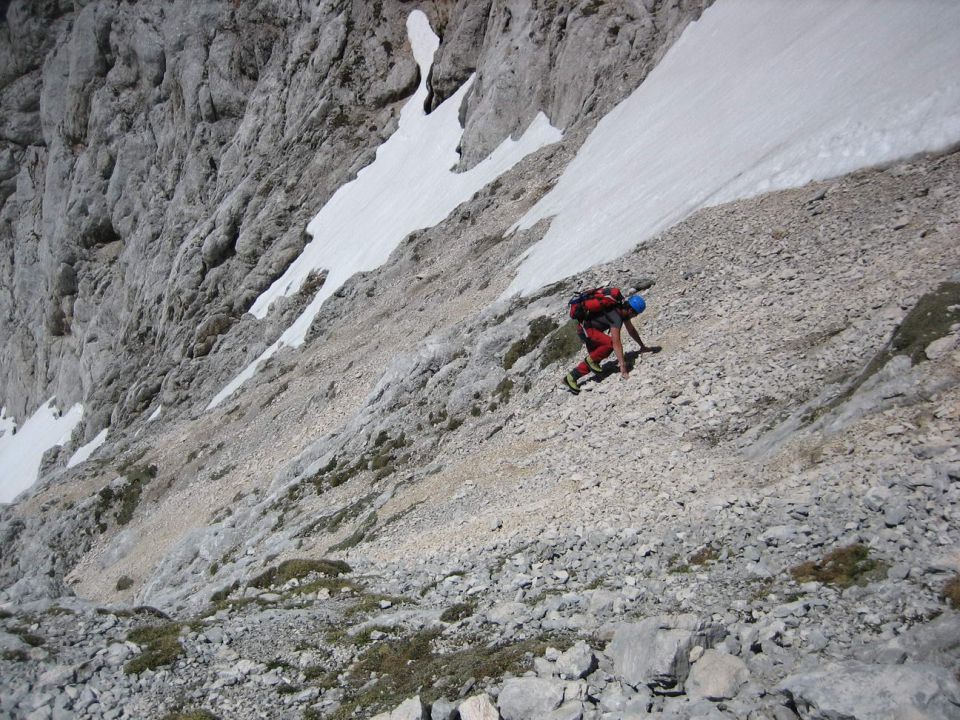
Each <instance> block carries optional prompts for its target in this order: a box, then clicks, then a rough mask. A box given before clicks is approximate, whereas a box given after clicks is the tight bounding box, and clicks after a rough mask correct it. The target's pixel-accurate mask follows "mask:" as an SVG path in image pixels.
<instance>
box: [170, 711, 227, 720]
mask: <svg viewBox="0 0 960 720" xmlns="http://www.w3.org/2000/svg"><path fill="white" fill-rule="evenodd" d="M163 720H220V718H218V717H217V716H216V715H214V714H213V713H212V712H210V711H209V710H198V709H194V710H181V711H179V712H172V713H168V714H166V715H164V716H163Z"/></svg>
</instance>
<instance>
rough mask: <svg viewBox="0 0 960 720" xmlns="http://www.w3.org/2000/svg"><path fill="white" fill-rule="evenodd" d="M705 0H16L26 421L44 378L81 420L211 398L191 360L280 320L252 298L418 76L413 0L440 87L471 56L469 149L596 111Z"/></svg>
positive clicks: (7, 339)
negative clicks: (431, 41) (78, 405)
mask: <svg viewBox="0 0 960 720" xmlns="http://www.w3.org/2000/svg"><path fill="white" fill-rule="evenodd" d="M706 4H708V2H707V0H696V1H693V0H684V1H683V2H680V3H660V2H653V1H652V0H650V1H648V2H645V3H639V2H632V3H631V2H617V3H614V2H609V3H601V2H596V1H595V0H588V1H587V2H580V3H574V2H559V3H558V2H545V3H520V2H506V1H505V0H485V1H483V2H466V1H465V0H461V1H460V2H442V1H437V2H422V3H401V2H375V3H366V2H349V1H345V0H336V1H322V2H318V3H313V2H310V3H307V2H303V1H302V0H262V1H261V2H255V3H247V2H242V3H241V2H231V1H229V0H203V1H201V2H195V1H188V0H175V1H174V2H169V3H163V4H158V3H151V2H133V3H131V2H118V1H115V0H95V1H94V2H86V3H67V2H54V1H52V0H49V1H47V2H29V1H28V0H14V2H12V3H10V5H9V8H8V10H7V14H6V23H5V24H4V25H2V26H0V59H2V62H0V110H2V112H0V247H2V252H0V339H2V340H3V342H2V343H0V399H2V402H3V403H4V404H5V405H6V406H7V408H8V412H9V413H11V414H14V415H15V416H17V417H18V418H19V419H21V420H22V419H23V418H24V416H25V415H27V414H28V413H30V412H32V410H33V409H34V408H35V407H36V406H37V405H38V404H39V403H41V402H43V401H45V400H46V399H47V398H48V397H50V396H51V395H56V396H57V398H58V400H59V402H60V403H61V404H68V403H73V402H76V401H82V402H84V404H85V406H86V408H87V413H88V414H87V416H86V418H85V423H84V431H83V432H84V437H85V439H90V438H91V437H92V436H93V435H94V434H95V433H96V432H98V431H99V430H100V429H101V428H102V427H104V426H106V425H108V424H110V425H113V426H115V427H122V426H123V425H124V424H126V423H127V422H128V421H129V420H130V419H132V418H133V417H136V416H137V415H139V414H140V413H143V412H144V411H146V410H148V409H149V408H150V407H152V406H155V404H156V402H157V401H158V400H159V401H162V402H163V404H164V405H165V406H166V407H168V408H169V407H171V406H174V407H175V406H180V405H183V404H185V403H189V402H194V403H195V402H197V397H195V396H197V395H198V394H199V393H198V392H197V391H196V388H197V387H198V379H199V380H200V381H205V383H203V385H204V387H207V386H209V385H211V384H215V383H216V382H219V380H220V375H222V374H223V373H224V372H225V370H224V368H228V369H229V372H233V371H235V369H236V368H238V367H242V364H243V363H244V362H245V361H246V360H248V359H250V358H252V357H253V356H255V355H256V354H258V353H259V352H260V351H261V350H262V349H263V348H264V347H265V346H266V344H267V343H269V342H272V340H273V339H274V338H275V337H276V335H277V334H278V332H279V331H280V329H281V327H280V325H281V323H280V322H279V321H278V320H277V319H273V320H272V321H271V320H268V321H266V322H261V323H257V322H255V321H254V320H253V319H252V318H251V317H250V316H246V318H245V319H244V312H245V310H246V309H247V308H248V307H249V305H250V304H251V303H252V301H253V300H254V298H255V297H256V296H257V295H258V294H259V293H260V292H261V291H262V290H263V289H264V288H266V287H267V286H268V285H269V283H270V282H271V281H272V280H273V279H274V278H275V277H277V276H278V275H279V274H280V273H282V272H283V270H284V269H285V267H286V266H287V265H288V264H289V262H290V261H291V260H292V259H293V258H295V257H296V255H297V254H298V253H299V251H300V250H301V248H302V247H303V245H304V243H305V242H306V240H307V239H308V238H307V237H306V236H305V234H304V228H305V226H306V223H307V221H308V220H309V218H310V217H312V215H313V214H314V213H315V212H316V211H317V210H318V209H319V208H320V207H321V206H322V204H323V203H324V202H325V201H326V200H327V199H328V198H329V196H330V195H331V194H332V193H333V191H334V190H335V189H336V188H337V187H339V186H340V185H342V184H343V183H344V182H346V181H348V180H349V179H350V178H351V177H352V176H353V175H355V173H356V172H357V171H358V170H359V169H360V168H362V167H363V166H364V165H366V164H367V163H368V162H369V161H370V160H371V159H372V156H373V152H374V150H375V148H376V146H377V145H379V144H380V143H381V142H382V140H383V139H384V138H386V137H387V136H389V134H390V133H391V132H392V130H393V128H394V126H395V116H396V113H397V111H398V109H399V106H400V104H401V102H402V100H403V99H404V98H406V97H407V96H409V94H410V93H411V92H412V91H413V89H414V88H415V87H416V83H417V82H418V70H417V67H416V65H415V63H414V61H413V58H412V56H411V53H410V51H409V45H408V41H407V37H406V26H405V22H404V21H405V18H406V16H407V15H408V14H409V12H410V11H411V10H412V9H414V8H415V7H421V8H422V9H423V10H424V11H425V12H427V13H428V15H429V16H430V17H431V22H432V23H433V25H434V26H435V27H436V28H437V30H438V32H439V33H440V34H441V38H442V43H441V47H440V50H439V52H438V54H437V62H436V66H435V71H434V72H433V74H432V78H431V84H432V87H433V90H434V94H433V96H432V99H431V104H432V105H433V106H436V104H438V103H439V102H440V101H441V100H442V99H443V98H445V97H447V96H448V95H449V94H451V93H452V92H453V91H454V90H455V89H456V87H458V86H459V84H460V83H462V82H463V81H464V80H465V79H466V78H467V77H469V76H470V74H471V73H474V72H476V74H477V81H476V83H475V84H474V86H473V89H472V90H471V92H470V94H469V96H468V98H467V100H466V101H465V103H464V106H463V108H462V117H463V122H464V123H465V127H466V133H465V136H464V141H463V161H464V164H465V165H472V164H474V163H475V162H476V161H478V160H479V159H480V158H482V157H483V156H485V155H486V153H487V152H488V151H489V150H490V149H492V148H493V147H494V146H496V145H497V144H498V143H499V142H501V141H502V140H503V139H504V138H506V137H507V136H509V135H510V134H511V133H514V132H516V131H518V130H521V129H523V128H524V127H525V126H526V125H527V123H528V122H529V121H530V120H531V119H532V117H533V116H534V115H535V114H536V112H538V111H539V110H544V111H546V112H547V114H548V115H549V117H550V118H551V120H552V121H553V123H554V124H555V125H558V126H560V127H564V128H567V129H569V128H571V127H572V126H573V125H574V124H576V123H577V122H580V121H582V120H584V119H587V120H589V119H591V118H593V119H595V118H596V117H597V116H598V115H597V113H598V112H599V111H600V110H603V109H607V108H609V107H610V106H612V104H613V103H615V102H616V101H617V100H619V99H621V98H622V97H623V96H624V95H625V94H626V93H628V92H629V91H630V90H632V89H633V88H634V87H635V86H636V84H637V83H639V81H640V80H641V79H642V77H643V76H644V75H645V73H646V72H647V71H648V70H649V68H650V67H652V64H653V63H654V62H655V60H656V58H657V57H658V56H659V54H660V53H662V51H663V50H664V49H665V47H666V46H667V44H668V43H669V41H670V40H671V39H672V38H674V37H675V36H676V35H678V34H679V32H680V31H681V30H682V28H683V26H685V24H686V23H687V22H688V21H689V20H690V19H692V18H694V17H696V16H698V15H699V13H700V11H701V10H702V8H703V6H704V5H706ZM585 58H588V59H589V62H584V59H585ZM303 301H304V298H298V299H294V300H292V301H290V305H292V306H296V305H297V303H300V304H302V302H303ZM295 309H296V307H288V308H287V311H288V313H290V312H293V311H294V310H295ZM281 313H282V310H281Z"/></svg>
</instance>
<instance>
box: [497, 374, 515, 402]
mask: <svg viewBox="0 0 960 720" xmlns="http://www.w3.org/2000/svg"><path fill="white" fill-rule="evenodd" d="M512 392H513V380H511V379H510V378H508V377H506V378H504V379H503V380H501V381H500V383H499V384H498V385H497V387H496V388H495V389H494V391H493V394H494V395H495V396H496V397H497V402H498V403H499V404H500V405H506V404H507V403H508V402H510V393H512Z"/></svg>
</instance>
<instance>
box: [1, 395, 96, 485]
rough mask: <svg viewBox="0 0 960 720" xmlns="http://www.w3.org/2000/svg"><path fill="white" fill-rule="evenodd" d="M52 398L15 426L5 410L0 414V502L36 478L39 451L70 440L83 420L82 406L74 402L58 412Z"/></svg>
mask: <svg viewBox="0 0 960 720" xmlns="http://www.w3.org/2000/svg"><path fill="white" fill-rule="evenodd" d="M54 399H55V398H50V399H49V400H47V402H46V404H44V405H42V406H41V407H40V408H38V409H37V411H36V412H35V413H34V414H33V415H31V416H30V419H28V420H27V421H26V422H25V423H24V424H23V427H21V428H19V429H17V428H16V423H15V422H14V421H13V420H12V419H11V418H8V417H6V410H5V409H4V411H3V413H0V503H8V502H11V501H12V500H13V499H14V498H15V497H16V496H17V495H19V494H20V493H21V492H23V491H24V490H26V489H27V488H28V487H30V486H31V485H33V484H34V483H35V482H36V481H37V474H38V473H39V471H40V463H41V461H42V460H43V454H44V453H45V452H46V451H47V450H49V449H50V448H52V447H56V446H57V445H66V444H67V443H68V442H70V436H71V435H72V434H73V430H74V428H75V427H76V426H77V425H78V424H79V423H80V420H82V419H83V406H82V405H80V404H79V403H78V404H76V405H74V406H73V407H72V408H70V410H69V411H67V413H66V414H63V415H61V414H60V412H59V411H58V410H57V409H56V407H54V405H53V401H54ZM98 437H99V436H98ZM91 452H92V451H91Z"/></svg>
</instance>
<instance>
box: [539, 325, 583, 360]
mask: <svg viewBox="0 0 960 720" xmlns="http://www.w3.org/2000/svg"><path fill="white" fill-rule="evenodd" d="M582 349H583V342H582V341H581V340H580V336H579V335H577V323H575V322H574V321H572V320H571V321H570V322H568V323H564V324H563V325H561V326H560V327H559V328H557V330H556V331H554V332H553V333H551V334H550V337H548V338H547V342H546V345H545V346H544V348H543V355H542V356H541V358H540V368H541V369H542V368H545V367H547V366H548V365H552V364H553V363H555V362H563V361H566V360H569V359H570V358H572V357H575V356H576V355H577V354H578V353H579V352H580V351H581V350H582Z"/></svg>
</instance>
